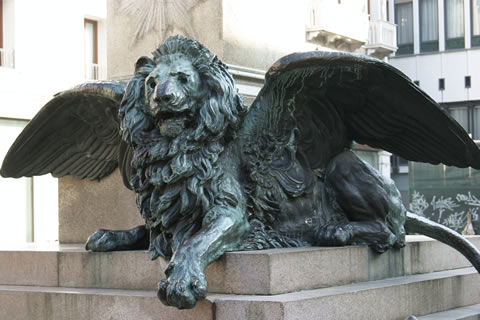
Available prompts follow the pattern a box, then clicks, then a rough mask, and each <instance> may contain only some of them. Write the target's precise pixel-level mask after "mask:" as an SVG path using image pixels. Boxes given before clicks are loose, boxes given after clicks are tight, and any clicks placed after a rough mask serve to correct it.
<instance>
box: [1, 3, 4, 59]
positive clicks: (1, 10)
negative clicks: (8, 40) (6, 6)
mask: <svg viewBox="0 0 480 320" xmlns="http://www.w3.org/2000/svg"><path fill="white" fill-rule="evenodd" d="M0 49H4V48H3V0H0ZM2 65H3V62H2V55H1V53H0V67H1V66H2Z"/></svg>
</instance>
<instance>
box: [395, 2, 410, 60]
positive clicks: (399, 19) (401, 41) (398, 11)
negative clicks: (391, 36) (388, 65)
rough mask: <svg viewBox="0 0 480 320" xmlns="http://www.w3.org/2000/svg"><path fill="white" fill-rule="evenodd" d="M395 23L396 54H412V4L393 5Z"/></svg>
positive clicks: (400, 3)
mask: <svg viewBox="0 0 480 320" xmlns="http://www.w3.org/2000/svg"><path fill="white" fill-rule="evenodd" d="M395 23H396V24H397V45H398V50H397V52H396V54H410V53H413V5H412V2H398V3H395Z"/></svg>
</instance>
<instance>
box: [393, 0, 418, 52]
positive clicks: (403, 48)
mask: <svg viewBox="0 0 480 320" xmlns="http://www.w3.org/2000/svg"><path fill="white" fill-rule="evenodd" d="M407 5H410V6H411V13H412V21H411V22H410V23H411V26H412V42H409V43H405V44H400V43H399V42H398V39H400V36H399V30H400V22H399V21H398V20H397V12H398V7H399V6H407ZM394 12H395V16H394V21H395V24H396V25H397V48H398V49H397V51H396V52H395V55H408V54H413V53H414V42H415V40H414V37H415V36H414V31H413V29H414V23H413V22H414V21H413V1H402V2H395V3H394Z"/></svg>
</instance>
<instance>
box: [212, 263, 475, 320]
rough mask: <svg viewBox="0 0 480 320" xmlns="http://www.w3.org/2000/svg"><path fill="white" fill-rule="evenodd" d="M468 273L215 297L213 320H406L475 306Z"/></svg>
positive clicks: (470, 272)
mask: <svg viewBox="0 0 480 320" xmlns="http://www.w3.org/2000/svg"><path fill="white" fill-rule="evenodd" d="M479 285H480V276H479V275H478V274H477V272H476V271H475V270H474V269H473V268H464V269H458V270H450V271H444V272H436V273H430V274H426V275H414V276H407V277H399V278H392V279H386V280H379V281H371V282H364V283H357V284H350V285H344V286H339V287H332V288H324V289H315V290H308V291H300V292H293V293H285V294H280V295H272V296H259V295H255V296H253V295H242V296H240V295H237V296H233V295H232V296H222V297H218V298H215V297H214V296H210V298H211V299H214V301H215V306H216V308H215V310H216V313H215V317H216V318H215V319H216V320H224V319H225V320H227V319H228V320H247V319H248V320H253V319H255V320H263V319H265V320H267V319H277V320H287V319H288V320H294V319H296V320H300V319H301V320H308V319H312V320H313V319H405V318H406V317H408V316H409V315H412V314H414V315H423V314H429V313H433V312H438V311H443V310H448V309H452V308H457V307H461V306H467V305H472V304H477V303H479V302H480V296H479V295H478V287H479Z"/></svg>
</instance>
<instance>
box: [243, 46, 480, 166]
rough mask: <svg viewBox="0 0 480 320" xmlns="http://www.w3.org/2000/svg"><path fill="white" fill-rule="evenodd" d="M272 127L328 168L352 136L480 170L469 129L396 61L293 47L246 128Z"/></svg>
mask: <svg viewBox="0 0 480 320" xmlns="http://www.w3.org/2000/svg"><path fill="white" fill-rule="evenodd" d="M241 132H242V133H243V134H245V135H247V136H248V139H252V138H253V139H259V137H262V136H264V135H265V133H267V132H268V133H269V135H270V136H274V137H275V139H277V140H282V139H283V141H284V143H285V145H287V144H288V141H289V139H290V140H291V139H292V136H294V137H295V141H296V142H295V145H296V151H297V154H298V151H299V152H300V153H301V154H302V156H303V157H305V158H306V159H307V161H308V163H309V165H310V167H311V168H312V169H314V168H324V167H325V166H326V164H327V163H328V161H329V160H330V159H331V157H333V156H335V155H336V154H338V153H339V152H341V151H342V150H343V149H344V148H346V147H347V148H348V147H349V146H350V144H351V142H352V140H354V141H356V142H359V143H362V144H368V145H370V146H372V147H376V148H381V149H384V150H388V151H390V152H393V153H395V154H398V155H400V156H402V157H403V158H405V159H408V160H411V161H421V162H427V163H432V164H438V163H443V164H446V165H453V166H457V167H468V166H471V167H473V168H476V169H480V151H479V149H478V147H477V146H476V145H475V143H474V142H473V141H472V140H471V138H470V137H469V136H468V134H467V133H466V132H465V130H464V129H463V128H462V127H461V126H460V125H459V124H458V123H457V122H456V121H454V120H453V119H452V118H451V117H450V116H449V115H448V114H447V113H446V112H444V111H443V110H442V109H441V108H440V107H439V105H438V104H437V103H436V102H434V101H433V100H432V99H431V98H430V97H429V96H428V95H427V94H425V93H424V92H423V91H422V90H421V89H419V88H418V87H417V86H416V85H415V84H414V83H412V82H411V80H410V79H409V78H408V77H407V76H405V75H404V74H403V73H402V72H400V71H399V70H397V69H395V68H393V67H392V66H390V65H388V64H386V63H384V62H382V61H380V60H377V59H374V58H370V57H366V56H361V55H355V54H347V53H333V52H320V51H314V52H307V53H294V54H291V55H288V56H286V57H283V58H282V59H280V60H279V61H277V62H276V63H275V64H274V65H273V66H272V67H271V68H270V70H269V71H268V72H267V75H266V82H265V85H264V87H263V89H262V90H261V92H260V93H259V95H258V96H257V99H256V100H255V101H254V103H253V104H252V107H251V108H250V111H249V113H248V114H247V116H246V119H245V122H244V127H243V129H242V131H241Z"/></svg>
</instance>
